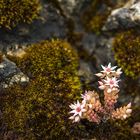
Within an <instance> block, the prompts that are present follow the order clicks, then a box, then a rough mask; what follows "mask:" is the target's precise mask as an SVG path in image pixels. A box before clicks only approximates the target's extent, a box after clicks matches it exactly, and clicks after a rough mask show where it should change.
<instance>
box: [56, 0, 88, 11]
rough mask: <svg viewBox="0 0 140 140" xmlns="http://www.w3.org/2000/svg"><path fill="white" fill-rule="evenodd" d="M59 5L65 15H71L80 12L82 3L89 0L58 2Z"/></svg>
mask: <svg viewBox="0 0 140 140" xmlns="http://www.w3.org/2000/svg"><path fill="white" fill-rule="evenodd" d="M58 1H59V2H60V4H61V7H62V9H64V11H65V12H66V13H67V14H72V13H74V12H77V11H79V10H80V8H81V7H82V6H83V4H84V2H88V1H90V0H58Z"/></svg>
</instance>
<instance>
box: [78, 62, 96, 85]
mask: <svg viewBox="0 0 140 140" xmlns="http://www.w3.org/2000/svg"><path fill="white" fill-rule="evenodd" d="M94 74H95V70H94V68H93V66H92V65H91V64H90V63H88V62H85V61H83V60H81V61H80V68H79V71H78V75H79V76H80V77H81V78H82V80H83V81H84V82H85V83H90V82H91V81H93V80H95V75H94Z"/></svg>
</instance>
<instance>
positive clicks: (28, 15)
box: [0, 0, 41, 29]
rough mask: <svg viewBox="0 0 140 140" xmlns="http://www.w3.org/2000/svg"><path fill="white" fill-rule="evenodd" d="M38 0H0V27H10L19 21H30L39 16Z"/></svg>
mask: <svg viewBox="0 0 140 140" xmlns="http://www.w3.org/2000/svg"><path fill="white" fill-rule="evenodd" d="M40 9H41V4H40V1H39V0H0V28H1V27H4V28H8V29H11V28H13V27H15V26H17V25H18V24H19V23H28V24H29V23H31V22H32V21H33V20H34V19H36V18H38V17H39V12H40Z"/></svg>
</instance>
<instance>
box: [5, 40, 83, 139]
mask: <svg viewBox="0 0 140 140" xmlns="http://www.w3.org/2000/svg"><path fill="white" fill-rule="evenodd" d="M13 60H15V62H16V63H17V65H18V66H19V67H20V68H21V69H22V70H23V71H24V72H25V73H26V74H27V75H28V76H29V77H30V83H29V84H28V85H26V86H25V87H21V86H20V85H14V86H13V87H10V88H9V89H7V90H6V91H5V96H4V97H3V102H4V103H3V113H4V115H3V116H4V117H3V119H4V121H5V122H6V123H7V125H8V128H9V129H12V130H14V131H16V132H21V133H22V134H23V135H24V137H25V136H27V135H29V134H30V136H34V137H35V138H41V139H52V138H58V137H59V138H67V137H68V138H70V137H72V135H71V133H72V131H73V130H74V129H75V128H76V127H74V124H71V121H69V120H68V118H69V113H68V112H69V104H70V103H71V102H72V101H74V100H75V99H78V98H79V97H80V93H81V92H80V87H81V86H80V81H79V78H78V76H77V67H78V57H77V54H76V52H75V50H73V49H72V48H71V46H70V44H68V43H67V42H65V41H61V40H52V41H42V42H40V43H37V44H33V45H30V46H28V48H27V49H26V54H25V56H24V57H22V58H18V59H13ZM27 139H31V138H28V137H27Z"/></svg>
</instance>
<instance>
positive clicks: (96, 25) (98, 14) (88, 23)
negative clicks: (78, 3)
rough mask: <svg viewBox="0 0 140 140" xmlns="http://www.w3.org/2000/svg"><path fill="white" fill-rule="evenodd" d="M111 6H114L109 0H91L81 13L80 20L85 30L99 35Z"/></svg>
mask: <svg viewBox="0 0 140 140" xmlns="http://www.w3.org/2000/svg"><path fill="white" fill-rule="evenodd" d="M108 7H110V8H108ZM112 7H114V5H113V3H112V2H111V1H110V0H107V1H104V0H94V1H91V3H89V6H87V8H85V10H84V12H83V13H82V15H81V22H82V24H83V26H84V28H85V30H86V31H88V32H94V33H96V34H97V35H99V34H100V33H101V30H102V27H103V25H104V24H105V22H106V20H107V17H108V15H109V14H110V11H111V10H110V9H111V8H112ZM101 9H102V10H101Z"/></svg>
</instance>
